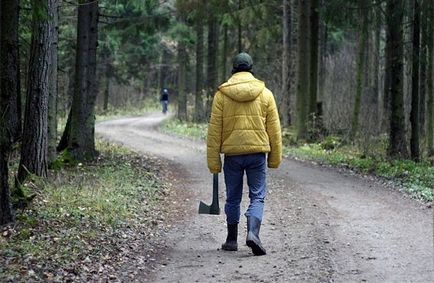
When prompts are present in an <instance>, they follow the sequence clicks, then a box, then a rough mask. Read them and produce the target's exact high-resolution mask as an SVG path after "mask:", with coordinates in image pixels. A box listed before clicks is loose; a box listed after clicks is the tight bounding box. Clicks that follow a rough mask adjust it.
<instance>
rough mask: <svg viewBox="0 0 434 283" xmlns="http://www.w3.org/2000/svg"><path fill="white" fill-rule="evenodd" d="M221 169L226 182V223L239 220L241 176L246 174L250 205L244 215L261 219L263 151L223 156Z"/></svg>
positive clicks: (263, 174) (263, 177)
mask: <svg viewBox="0 0 434 283" xmlns="http://www.w3.org/2000/svg"><path fill="white" fill-rule="evenodd" d="M223 170H224V173H225V184H226V204H225V213H226V221H227V223H228V224H238V223H239V221H240V203H241V199H242V195H243V176H244V171H245V172H246V174H247V185H248V186H249V198H250V205H249V208H248V209H247V211H246V213H245V216H246V217H249V216H254V217H256V218H258V219H259V220H260V221H262V215H263V212H264V199H265V196H266V195H267V190H266V156H265V153H255V154H246V155H235V156H225V159H224V166H223Z"/></svg>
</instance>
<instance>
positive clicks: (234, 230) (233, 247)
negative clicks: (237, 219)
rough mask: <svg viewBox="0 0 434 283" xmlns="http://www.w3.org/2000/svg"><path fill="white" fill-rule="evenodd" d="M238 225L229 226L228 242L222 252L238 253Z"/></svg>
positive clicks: (223, 246)
mask: <svg viewBox="0 0 434 283" xmlns="http://www.w3.org/2000/svg"><path fill="white" fill-rule="evenodd" d="M237 238H238V224H228V236H227V238H226V242H225V243H224V244H223V245H222V250H225V251H237V250H238V244H237Z"/></svg>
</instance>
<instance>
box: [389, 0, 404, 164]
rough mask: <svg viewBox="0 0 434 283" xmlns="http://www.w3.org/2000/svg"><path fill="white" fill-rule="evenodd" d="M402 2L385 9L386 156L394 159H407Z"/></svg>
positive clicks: (394, 0)
mask: <svg viewBox="0 0 434 283" xmlns="http://www.w3.org/2000/svg"><path fill="white" fill-rule="evenodd" d="M403 10H404V2H403V0H388V1H387V7H386V22H387V35H386V60H387V63H386V67H387V68H388V69H386V73H387V72H388V73H389V76H390V82H389V90H390V109H391V114H390V129H389V130H390V135H389V149H388V154H389V156H391V157H394V158H407V157H408V150H407V142H406V138H405V115H404V93H403V79H404V78H403V30H402V22H403Z"/></svg>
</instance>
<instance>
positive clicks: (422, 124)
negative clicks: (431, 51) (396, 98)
mask: <svg viewBox="0 0 434 283" xmlns="http://www.w3.org/2000/svg"><path fill="white" fill-rule="evenodd" d="M419 1H420V4H419V7H420V34H421V36H420V37H421V38H420V54H419V65H420V67H419V68H420V74H419V137H420V140H421V141H423V140H424V139H425V135H426V131H425V129H426V99H427V96H426V93H427V85H426V83H427V68H428V64H427V63H428V37H429V35H428V17H429V15H428V14H429V8H428V6H429V1H431V0H419ZM420 144H422V142H420Z"/></svg>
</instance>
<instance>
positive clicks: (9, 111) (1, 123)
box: [0, 0, 20, 225]
mask: <svg viewBox="0 0 434 283" xmlns="http://www.w3.org/2000/svg"><path fill="white" fill-rule="evenodd" d="M18 9H19V1H17V0H2V1H1V2H0V66H1V68H0V225H3V224H7V223H9V222H12V221H13V220H14V214H13V211H12V207H11V201H10V190H9V168H8V161H9V153H10V150H11V146H12V144H13V143H14V142H15V141H16V140H17V138H18V136H19V133H20V118H19V117H20V114H19V112H18V111H19V109H18V107H17V106H18V94H19V91H20V86H19V60H18V22H19V21H18V17H19V12H18V11H19V10H18Z"/></svg>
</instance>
